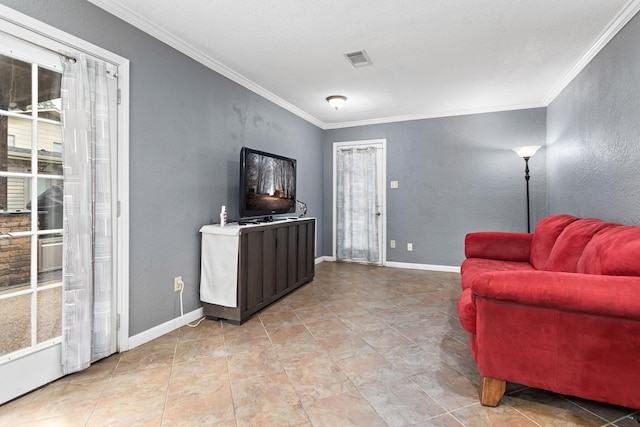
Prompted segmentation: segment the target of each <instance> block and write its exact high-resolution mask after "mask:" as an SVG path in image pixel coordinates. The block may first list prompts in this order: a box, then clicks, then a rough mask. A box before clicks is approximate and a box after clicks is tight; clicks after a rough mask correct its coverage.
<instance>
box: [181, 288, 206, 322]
mask: <svg viewBox="0 0 640 427" xmlns="http://www.w3.org/2000/svg"><path fill="white" fill-rule="evenodd" d="M182 291H184V282H183V281H182V280H180V319H182V322H183V323H184V308H183V307H182ZM204 319H206V317H203V318H202V319H200V320H198V321H197V322H196V324H195V325H192V324H191V323H184V324H185V325H187V326H189V327H190V328H197V327H198V325H200V323H202V321H203V320H204Z"/></svg>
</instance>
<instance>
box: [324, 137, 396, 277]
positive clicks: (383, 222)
mask: <svg viewBox="0 0 640 427" xmlns="http://www.w3.org/2000/svg"><path fill="white" fill-rule="evenodd" d="M367 145H379V146H381V147H382V148H381V157H382V158H381V162H380V163H381V164H380V165H379V166H380V167H379V168H378V184H379V189H378V191H379V194H380V200H381V202H380V204H381V205H382V206H381V209H380V211H381V214H382V215H381V219H380V235H379V237H378V243H379V245H380V247H379V251H380V263H379V264H378V265H381V266H384V265H386V264H387V244H386V242H387V189H386V182H387V140H386V138H383V139H367V140H359V141H341V142H334V143H333V163H332V168H333V202H332V205H333V217H332V223H333V234H332V248H331V250H332V257H333V261H336V260H337V254H336V235H337V231H338V226H337V209H338V207H337V203H336V202H337V185H338V180H337V176H338V171H337V168H336V160H337V158H336V154H337V152H338V149H340V148H345V147H354V148H357V147H362V146H367Z"/></svg>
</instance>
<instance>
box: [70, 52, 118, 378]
mask: <svg viewBox="0 0 640 427" xmlns="http://www.w3.org/2000/svg"><path fill="white" fill-rule="evenodd" d="M73 56H75V57H77V58H78V59H77V61H75V62H72V61H69V60H67V59H66V58H63V59H62V62H63V74H62V85H61V98H62V146H63V148H62V167H63V174H64V216H63V218H64V221H63V224H64V225H63V226H64V232H63V239H64V255H63V289H64V291H63V321H62V322H63V328H62V329H63V330H62V364H63V371H64V373H65V374H68V373H71V372H76V371H79V370H82V369H85V368H87V367H88V366H89V365H90V364H91V362H93V361H95V360H97V359H100V358H102V357H105V356H108V355H109V352H110V342H111V333H112V331H111V292H112V284H111V275H112V273H111V272H112V267H111V266H112V259H111V257H112V255H111V254H112V251H111V245H112V241H111V238H112V236H111V176H110V174H111V164H110V142H109V115H108V111H109V104H108V100H107V72H106V64H105V63H104V62H100V61H94V60H92V59H89V58H86V57H84V55H77V54H74V55H73Z"/></svg>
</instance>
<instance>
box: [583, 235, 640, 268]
mask: <svg viewBox="0 0 640 427" xmlns="http://www.w3.org/2000/svg"><path fill="white" fill-rule="evenodd" d="M576 270H577V272H578V273H587V274H606V275H612V276H640V227H638V226H628V225H624V226H623V225H620V226H617V227H612V228H608V229H605V230H602V231H601V232H600V233H598V234H596V235H595V236H594V237H593V238H592V239H591V241H590V242H589V243H588V244H587V246H586V247H585V248H584V252H583V253H582V256H581V257H580V259H579V260H578V265H577V268H576Z"/></svg>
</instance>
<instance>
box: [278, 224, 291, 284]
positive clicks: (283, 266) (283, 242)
mask: <svg viewBox="0 0 640 427" xmlns="http://www.w3.org/2000/svg"><path fill="white" fill-rule="evenodd" d="M288 259H289V227H278V229H277V231H276V260H275V263H276V267H275V268H276V293H278V294H281V293H282V292H284V291H285V290H286V289H288V287H289V285H288V280H289V279H288V278H287V277H288V273H289V269H288V268H287V265H288V264H287V263H288Z"/></svg>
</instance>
